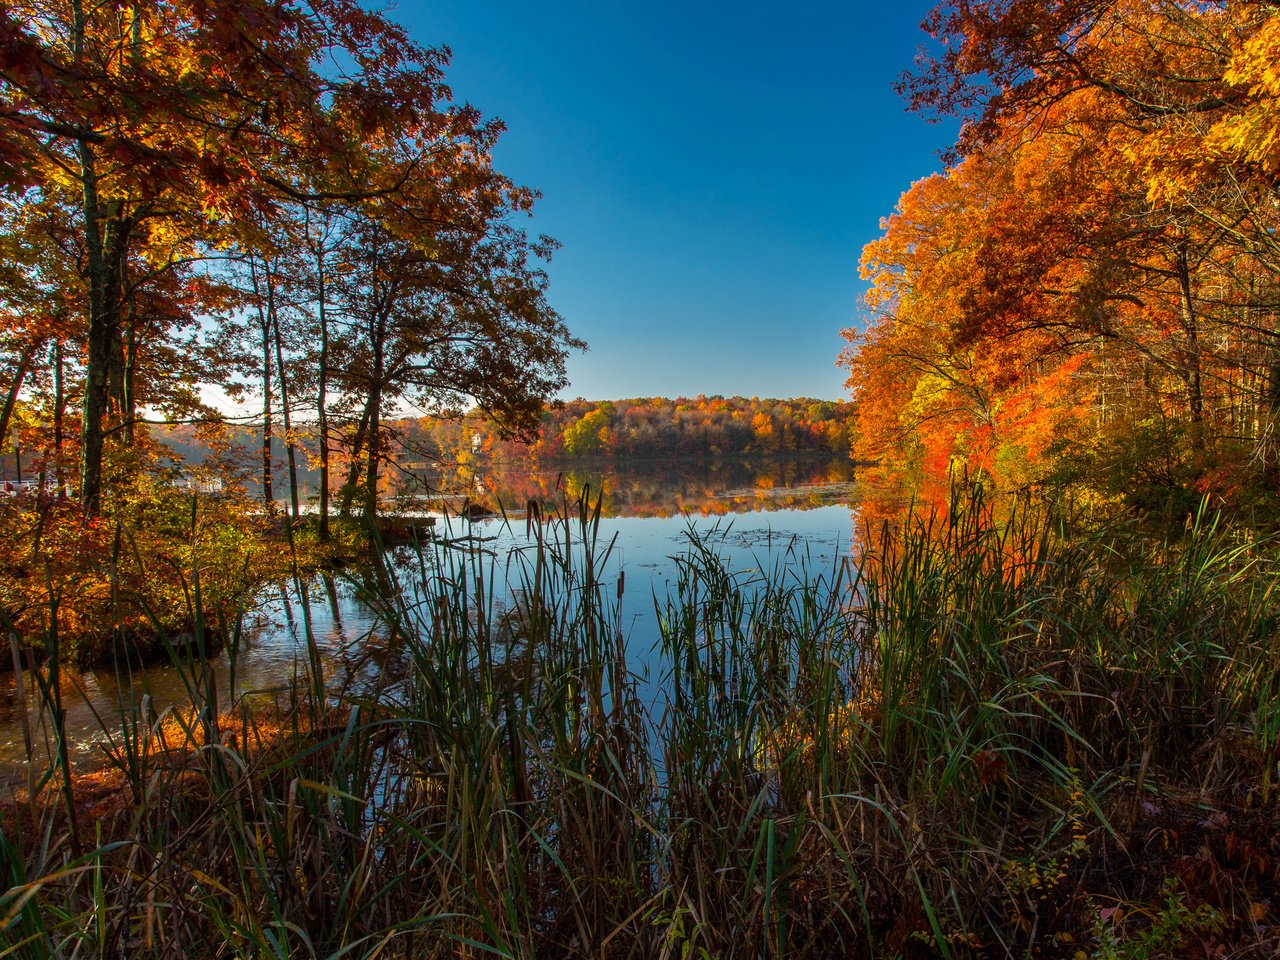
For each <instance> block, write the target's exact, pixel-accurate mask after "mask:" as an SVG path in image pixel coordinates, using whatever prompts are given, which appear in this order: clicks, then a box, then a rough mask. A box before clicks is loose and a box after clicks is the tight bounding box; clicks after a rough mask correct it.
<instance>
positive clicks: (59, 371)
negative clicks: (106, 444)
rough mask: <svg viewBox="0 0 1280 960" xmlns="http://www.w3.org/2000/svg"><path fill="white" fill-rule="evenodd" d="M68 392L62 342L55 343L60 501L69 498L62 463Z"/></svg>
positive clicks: (56, 461) (55, 457) (55, 444)
mask: <svg viewBox="0 0 1280 960" xmlns="http://www.w3.org/2000/svg"><path fill="white" fill-rule="evenodd" d="M66 408H67V392H66V386H65V384H64V383H63V358H62V340H61V339H60V338H59V339H57V340H54V341H53V464H54V467H53V469H54V474H53V475H54V477H55V478H56V480H57V483H58V499H59V500H65V499H66V498H67V470H66V466H65V464H64V463H63V462H62V452H63V451H62V448H63V445H64V443H65V438H64V437H63V430H64V428H63V418H64V417H65V415H66Z"/></svg>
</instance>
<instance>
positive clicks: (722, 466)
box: [444, 459, 853, 517]
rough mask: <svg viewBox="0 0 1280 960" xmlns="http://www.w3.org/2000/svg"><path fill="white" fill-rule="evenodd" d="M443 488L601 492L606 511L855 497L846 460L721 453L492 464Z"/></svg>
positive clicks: (522, 497) (529, 496)
mask: <svg viewBox="0 0 1280 960" xmlns="http://www.w3.org/2000/svg"><path fill="white" fill-rule="evenodd" d="M477 479H479V480H480V484H471V483H466V484H464V485H462V486H460V487H458V488H457V489H451V488H450V487H448V486H445V487H444V489H445V492H446V493H452V494H454V495H469V496H471V497H472V498H475V497H476V496H477V489H478V487H479V486H480V485H483V489H484V491H485V496H486V497H487V499H488V500H489V501H490V503H491V504H492V505H494V506H497V505H498V504H501V505H502V506H503V507H504V508H505V509H507V510H513V509H515V510H519V509H522V508H523V507H524V505H525V504H526V503H528V502H529V501H530V500H538V501H542V502H546V501H558V500H560V499H561V498H562V497H566V496H567V497H568V498H569V499H571V500H572V499H576V498H578V497H580V496H584V495H586V496H589V497H590V499H591V500H592V501H594V500H595V499H596V498H597V497H598V496H600V495H601V493H603V503H602V507H601V512H602V513H603V514H604V515H605V516H630V517H668V516H676V515H678V514H681V513H693V514H701V515H704V516H711V515H717V514H727V513H743V512H746V511H750V510H759V509H762V508H766V507H772V508H787V509H812V508H814V507H823V506H831V505H832V504H850V503H852V502H853V490H852V487H851V481H852V479H853V467H852V465H851V464H850V463H849V461H848V460H844V459H837V460H830V461H827V460H751V461H748V460H726V461H713V462H667V463H630V464H626V463H623V464H616V463H615V464H600V465H584V464H574V465H564V466H562V467H558V468H557V467H556V466H551V465H547V464H539V465H534V466H530V465H528V464H516V463H507V464H497V465H494V466H493V467H491V468H489V469H488V470H486V471H484V472H481V473H479V474H478V475H477Z"/></svg>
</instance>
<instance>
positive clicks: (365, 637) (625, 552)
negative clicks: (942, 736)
mask: <svg viewBox="0 0 1280 960" xmlns="http://www.w3.org/2000/svg"><path fill="white" fill-rule="evenodd" d="M454 479H455V480H458V481H460V482H461V485H462V486H463V488H464V489H466V490H468V491H469V492H470V493H472V494H473V496H474V498H475V499H477V500H483V501H484V502H487V503H495V504H501V505H502V507H503V508H504V509H505V510H506V512H507V517H506V519H503V518H502V517H490V518H484V519H477V520H472V521H468V520H465V519H461V518H457V517H454V518H451V519H441V520H439V521H437V522H436V523H435V525H434V526H433V527H431V528H430V530H431V531H433V535H435V536H436V537H437V538H439V537H447V538H449V539H450V540H451V541H458V542H459V546H457V547H456V548H453V549H459V550H460V549H464V548H469V549H480V550H483V551H484V556H485V557H487V558H490V560H491V561H492V568H493V570H494V571H496V573H497V574H498V576H499V579H500V578H501V576H502V573H503V571H504V570H505V568H506V564H505V562H504V560H505V558H506V557H507V556H508V555H510V554H511V551H513V550H518V549H520V548H523V547H527V546H528V545H529V543H530V541H529V539H528V537H527V534H526V524H525V521H524V513H523V510H524V507H525V505H526V504H528V502H529V501H531V500H537V501H540V502H543V503H549V504H554V503H556V502H557V501H558V502H561V503H563V502H564V498H565V497H569V498H576V497H578V496H581V495H586V496H589V497H591V498H592V499H593V500H595V499H597V498H598V499H599V503H600V511H601V517H600V521H599V528H598V535H597V550H598V551H599V552H601V553H603V552H604V550H605V548H606V547H607V548H609V553H608V559H607V562H606V563H604V564H603V566H602V569H601V570H600V573H601V576H602V577H603V578H605V582H606V583H608V584H617V583H618V581H619V580H621V581H622V584H623V589H622V594H621V598H620V606H621V614H622V616H621V622H622V624H623V628H624V631H625V638H626V640H627V649H628V653H629V660H630V663H631V667H632V669H634V670H636V671H637V673H638V678H637V679H638V689H639V692H640V694H641V696H642V697H644V698H645V699H647V700H649V701H650V702H651V703H652V702H653V701H655V700H656V699H658V698H659V697H660V695H661V690H660V689H659V688H658V682H659V680H660V677H661V670H660V668H659V665H658V664H657V663H656V662H655V658H654V656H653V650H654V647H655V645H656V642H657V639H658V624H657V618H656V614H655V608H654V604H655V599H658V600H660V599H661V598H662V597H664V596H665V595H666V593H667V590H668V587H669V585H670V584H671V583H672V581H673V578H674V577H675V575H676V567H675V563H674V560H673V558H674V557H676V556H678V555H680V554H681V553H683V552H684V551H685V550H686V549H687V547H688V544H689V536H690V533H691V532H692V533H694V534H695V535H697V536H699V537H701V538H703V540H704V542H706V543H707V544H708V545H710V546H712V547H713V548H714V549H715V550H716V552H717V553H719V554H720V555H721V556H722V557H723V558H724V560H725V563H726V566H727V567H728V569H730V570H731V571H734V572H736V573H740V574H742V575H744V576H750V575H751V574H752V572H753V571H757V570H773V569H777V568H779V567H783V568H789V569H792V570H798V569H799V568H801V567H803V568H805V569H807V570H808V571H809V572H811V573H823V572H829V571H831V570H833V569H834V568H835V567H836V565H837V564H838V563H839V561H840V558H841V557H843V556H846V555H848V553H849V550H850V547H851V544H852V543H853V540H854V535H855V527H856V513H857V508H856V501H855V487H854V483H853V477H852V468H851V466H850V464H848V463H847V462H843V461H835V462H830V463H826V462H817V463H815V462H794V461H793V462H773V463H770V462H730V463H682V464H639V465H629V466H624V467H616V466H615V467H609V468H595V469H593V468H583V467H577V468H574V469H572V470H554V469H549V470H542V471H529V470H527V469H526V470H521V469H519V468H518V467H516V466H514V465H513V466H508V467H503V468H500V469H495V470H491V471H487V472H483V473H477V472H474V471H473V472H471V473H469V474H466V475H464V476H462V477H461V478H454ZM400 505H401V506H402V507H407V508H408V509H410V510H414V509H417V510H418V511H419V512H421V510H422V509H423V508H425V507H427V506H428V504H426V503H423V502H420V501H415V500H414V498H413V496H412V495H411V494H406V496H404V497H402V498H401V500H400ZM517 508H518V509H517ZM548 509H553V508H551V507H548ZM408 549H409V548H401V550H400V551H399V553H398V555H399V557H400V561H399V563H398V566H399V573H398V576H399V577H400V579H401V580H402V581H412V579H413V578H414V573H413V570H414V567H415V566H416V563H415V562H414V561H413V558H412V556H406V551H408ZM362 580H363V577H362V574H361V571H358V570H356V571H351V572H349V573H348V574H345V575H342V576H325V577H316V578H314V579H313V580H312V581H311V582H310V583H308V584H306V585H305V589H304V590H302V591H299V590H298V589H297V587H296V585H293V584H289V585H282V586H280V587H279V588H278V589H276V590H274V591H271V592H269V593H268V594H267V595H265V596H263V597H261V598H260V603H259V605H258V609H257V610H255V611H254V612H253V613H252V614H251V615H250V616H249V618H248V620H247V623H246V630H245V639H244V641H243V642H242V645H241V649H240V650H239V651H238V654H237V656H236V657H235V662H234V677H233V676H232V673H233V664H232V660H231V657H230V656H229V654H228V653H227V652H225V651H224V652H223V653H221V654H219V655H218V656H217V657H216V658H214V660H213V661H212V664H211V669H212V670H213V672H214V679H215V681H216V683H217V686H218V691H219V692H218V696H219V702H220V703H221V704H223V705H225V704H227V703H229V702H231V700H232V699H234V697H235V696H239V695H242V694H252V695H255V696H265V697H271V696H282V695H284V694H285V693H286V692H287V691H288V689H289V687H290V685H291V684H292V683H293V681H294V679H295V677H296V676H298V674H299V673H300V672H301V671H302V670H303V669H305V661H306V658H307V644H306V626H305V625H306V623H307V622H308V620H309V622H310V627H311V635H312V637H313V638H314V639H315V641H316V645H317V647H318V649H319V651H320V653H321V655H322V658H323V661H324V664H325V672H326V678H327V680H328V681H329V684H330V686H331V687H332V688H334V689H335V690H351V689H359V688H360V687H361V686H362V685H367V684H370V683H376V682H380V681H382V680H385V678H386V677H388V676H392V677H394V675H395V673H396V672H397V670H399V669H400V667H401V666H402V664H401V663H400V659H399V656H398V651H397V649H396V645H395V644H391V643H388V641H387V639H386V631H385V630H384V629H383V624H382V621H381V620H380V617H379V615H378V613H377V612H376V605H374V606H371V605H370V604H369V603H367V602H366V601H365V599H363V598H364V597H365V596H366V594H365V590H364V587H363V586H362ZM409 586H410V588H411V583H410V584H409ZM504 589H505V586H504V585H502V584H499V585H498V586H497V587H496V590H497V592H498V593H499V594H501V593H502V592H503V590H504ZM65 672H66V674H67V676H66V682H65V683H64V684H63V688H64V689H63V698H64V707H65V710H66V727H67V730H68V733H69V734H70V740H71V741H72V743H73V756H72V762H73V764H74V765H75V766H76V767H78V768H82V769H83V768H88V767H92V766H94V765H96V764H98V763H100V762H101V761H102V759H103V757H104V750H107V749H109V748H110V744H111V737H110V736H109V734H108V733H107V732H106V731H110V730H113V729H114V730H119V728H120V725H121V722H122V721H123V720H126V719H128V718H130V717H132V716H134V715H135V714H136V711H137V710H138V709H139V707H140V705H142V704H143V703H144V698H145V702H146V703H147V705H148V707H149V709H150V710H151V711H154V712H155V713H160V712H163V711H164V710H166V709H168V708H170V707H174V706H181V705H183V704H185V703H187V702H188V701H189V698H188V694H187V688H186V683H187V682H190V680H191V677H190V675H189V674H190V671H189V670H187V671H184V670H179V669H177V668H175V667H173V666H172V665H159V666H149V667H145V668H136V667H133V668H130V667H129V666H128V665H127V664H123V663H122V664H120V665H119V666H118V667H117V668H105V669H95V670H74V671H73V670H66V671H65ZM233 682H234V685H235V690H234V692H233V691H232V690H231V685H232V683H233ZM27 686H28V689H27V690H26V691H25V699H26V702H27V704H28V708H27V715H28V717H29V721H30V724H31V730H32V733H33V737H34V740H35V742H36V744H37V749H41V745H47V744H48V743H49V742H50V740H51V738H50V736H49V731H48V729H47V726H46V725H45V723H44V721H45V720H47V718H43V717H39V716H36V715H35V711H34V710H32V709H31V708H30V704H31V703H34V702H35V701H36V699H37V698H36V696H35V691H34V690H33V689H31V688H30V681H28V684H27ZM233 694H234V696H233ZM22 699H23V698H22V697H20V696H19V691H18V690H17V688H16V686H15V680H14V676H13V674H12V673H8V674H3V675H0V776H2V777H3V778H4V779H6V780H8V781H10V782H15V781H19V780H23V779H25V773H24V767H25V762H26V761H25V757H26V746H25V742H24V740H25V738H24V733H23V725H22V723H21V717H22V709H23V708H22Z"/></svg>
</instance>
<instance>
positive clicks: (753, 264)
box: [391, 0, 954, 399]
mask: <svg viewBox="0 0 1280 960" xmlns="http://www.w3.org/2000/svg"><path fill="white" fill-rule="evenodd" d="M930 6H931V4H929V3H924V2H919V0H902V2H897V3H884V4H864V3H848V2H846V3H830V2H827V3H820V2H812V0H795V2H791V3H784V4H773V3H771V4H764V3H761V2H759V0H745V2H738V3H732V4H730V3H724V2H721V0H716V2H711V3H701V4H694V5H692V6H686V5H685V4H683V3H673V2H669V0H657V2H646V3H637V2H632V0H626V2H591V3H588V2H579V0H571V2H555V0H552V2H549V3H530V2H527V0H525V2H515V0H487V2H477V0H433V2H431V3H429V4H428V3H411V2H404V3H402V4H401V5H400V6H398V7H397V8H394V9H393V10H392V11H391V15H392V16H393V17H395V18H396V19H398V20H400V21H401V22H402V23H405V24H407V25H408V26H409V28H410V30H411V32H412V33H413V35H414V37H415V38H416V39H417V40H419V41H420V42H422V43H425V44H429V45H436V46H438V45H443V44H447V45H448V46H449V47H451V48H452V50H453V64H452V66H451V68H450V69H449V72H448V78H449V83H450V84H451V86H452V87H453V90H454V95H455V97H456V98H457V99H458V100H465V101H469V102H470V103H472V104H474V105H475V106H476V107H478V108H479V109H480V110H481V111H482V112H483V113H484V114H485V115H486V116H498V117H501V118H502V119H503V120H504V121H505V122H506V124H507V127H508V130H507V133H506V135H505V136H504V138H503V140H502V142H501V143H500V144H499V147H498V150H497V152H496V160H497V165H498V167H499V169H501V170H502V171H503V172H505V173H507V174H508V175H509V176H511V177H512V178H513V179H515V180H516V181H517V182H518V183H522V184H524V185H526V186H531V187H535V188H537V189H539V190H541V191H542V193H543V195H544V196H543V199H542V200H541V202H540V203H539V205H538V207H537V209H536V212H535V215H534V217H533V219H532V221H531V222H530V223H528V224H527V226H528V227H529V228H530V230H531V232H534V233H546V234H549V235H551V236H553V237H555V238H556V239H557V240H559V241H560V242H561V243H562V244H563V247H562V249H561V250H560V251H559V252H558V254H557V255H556V257H555V259H554V261H553V262H552V263H551V265H550V267H549V269H548V272H549V275H550V278H551V287H550V299H551V302H552V304H553V305H554V306H555V307H556V309H557V310H559V311H560V312H561V314H563V315H564V317H565V320H566V321H567V322H568V324H569V326H570V328H571V329H572V330H573V332H574V333H575V334H577V335H578V336H580V337H582V338H583V339H585V340H586V341H587V342H588V344H589V345H590V349H589V351H588V352H587V353H584V354H577V355H575V356H574V357H573V358H572V359H571V360H570V363H569V374H570V377H571V381H572V382H571V384H570V386H569V388H568V389H567V390H565V391H564V395H565V396H566V397H576V396H584V397H587V398H590V399H605V398H619V397H632V396H652V395H666V396H675V395H681V394H682V395H686V396H692V395H695V394H698V393H706V394H709V395H710V394H717V393H719V394H725V395H730V394H743V395H746V396H751V395H758V396H762V397H763V396H774V397H790V396H817V397H826V398H836V397H840V396H844V388H843V375H842V372H841V371H840V370H839V369H837V368H836V367H835V359H836V355H837V353H838V352H839V350H840V348H841V346H842V341H841V339H840V337H839V331H840V329H841V328H842V327H846V326H849V325H850V324H851V323H853V322H854V321H855V320H856V318H857V315H858V310H859V302H858V301H859V296H860V294H861V291H862V289H863V285H862V283H861V281H860V280H859V279H858V273H857V266H858V256H859V252H860V250H861V248H862V245H863V244H865V243H866V242H868V241H869V240H872V239H874V238H875V236H876V235H877V233H878V228H879V221H880V218H881V217H883V216H887V215H888V214H889V213H890V212H892V210H893V207H894V204H895V203H896V202H897V199H898V196H899V195H900V194H901V193H902V192H903V191H904V190H905V189H906V188H907V187H908V186H909V185H910V184H911V182H912V181H913V180H916V179H919V178H920V177H922V176H925V175H927V174H928V173H930V172H932V171H933V170H935V169H938V167H939V166H940V162H939V160H938V158H937V151H938V150H939V149H940V148H942V147H944V146H946V145H948V144H949V143H950V141H951V140H952V139H953V136H954V127H953V126H952V125H942V126H939V125H930V124H928V123H926V122H925V121H924V120H923V119H922V118H920V117H917V116H913V115H911V114H908V113H907V112H906V111H905V109H904V105H903V103H902V101H901V100H900V99H899V98H898V96H897V95H896V94H895V93H894V92H893V89H892V85H893V81H894V79H895V78H896V77H897V75H898V74H899V73H900V72H901V71H902V70H904V69H906V68H908V67H909V66H910V65H911V63H912V61H913V58H914V55H915V51H916V49H917V48H918V47H919V46H920V45H921V44H922V43H923V42H924V41H925V39H926V38H925V36H924V34H923V33H922V32H921V31H920V30H919V22H920V20H921V19H922V18H923V17H924V15H925V14H926V13H927V11H928V9H929V7H930Z"/></svg>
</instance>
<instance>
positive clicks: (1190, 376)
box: [1175, 240, 1204, 454]
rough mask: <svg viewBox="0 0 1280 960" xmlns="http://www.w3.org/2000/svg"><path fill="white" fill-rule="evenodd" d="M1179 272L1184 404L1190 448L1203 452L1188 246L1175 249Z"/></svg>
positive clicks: (1200, 387) (1201, 399)
mask: <svg viewBox="0 0 1280 960" xmlns="http://www.w3.org/2000/svg"><path fill="white" fill-rule="evenodd" d="M1175 263H1176V267H1177V273H1178V290H1179V292H1180V293H1181V301H1182V326H1183V329H1184V330H1185V331H1186V334H1187V344H1188V349H1187V353H1188V357H1189V359H1188V362H1187V367H1186V372H1185V376H1184V379H1185V381H1186V384H1187V403H1188V406H1189V407H1190V411H1191V449H1192V451H1194V452H1195V453H1196V454H1203V453H1204V390H1203V385H1202V382H1201V369H1200V367H1201V364H1200V331H1199V319H1198V317H1197V316H1196V308H1195V300H1194V299H1193V294H1192V290H1191V268H1190V265H1189V263H1188V259H1187V244H1186V241H1185V240H1184V241H1183V242H1182V243H1181V244H1180V245H1179V246H1178V253H1177V256H1176V258H1175Z"/></svg>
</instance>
